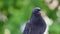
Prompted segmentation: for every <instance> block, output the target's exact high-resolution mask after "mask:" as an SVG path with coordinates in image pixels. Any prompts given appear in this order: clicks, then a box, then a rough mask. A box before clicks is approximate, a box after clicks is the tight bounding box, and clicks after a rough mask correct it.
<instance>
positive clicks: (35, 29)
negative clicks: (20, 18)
mask: <svg viewBox="0 0 60 34" xmlns="http://www.w3.org/2000/svg"><path fill="white" fill-rule="evenodd" d="M40 11H41V9H40V8H39V7H36V8H34V9H33V11H32V15H31V18H30V20H29V22H28V23H27V24H26V26H25V29H24V31H23V34H44V32H45V30H46V23H45V21H44V19H43V18H42V16H41V13H40Z"/></svg>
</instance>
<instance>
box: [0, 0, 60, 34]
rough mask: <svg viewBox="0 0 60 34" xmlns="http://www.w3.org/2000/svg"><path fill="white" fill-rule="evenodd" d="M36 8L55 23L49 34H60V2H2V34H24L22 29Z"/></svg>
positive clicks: (53, 0) (8, 0) (55, 0)
mask: <svg viewBox="0 0 60 34" xmlns="http://www.w3.org/2000/svg"><path fill="white" fill-rule="evenodd" d="M35 7H40V8H41V10H42V11H41V12H44V13H45V15H44V13H42V15H43V17H44V16H47V17H48V18H49V19H51V20H52V21H53V23H52V25H50V26H48V27H49V31H48V33H49V34H60V0H0V34H22V32H21V29H20V28H21V26H22V25H23V24H24V23H27V21H28V20H29V19H30V16H31V13H32V10H33V9H34V8H35ZM46 21H47V20H46ZM49 23H50V22H49Z"/></svg>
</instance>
